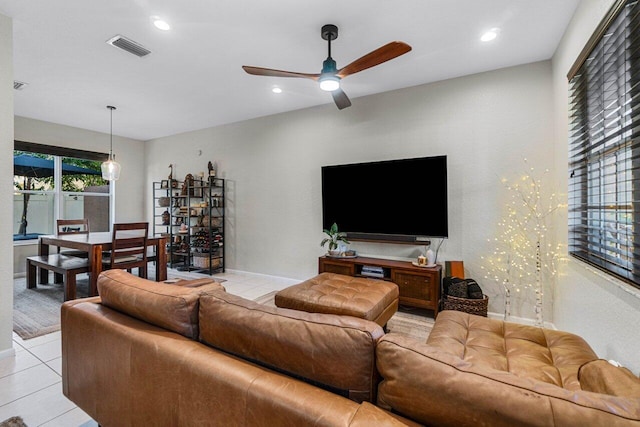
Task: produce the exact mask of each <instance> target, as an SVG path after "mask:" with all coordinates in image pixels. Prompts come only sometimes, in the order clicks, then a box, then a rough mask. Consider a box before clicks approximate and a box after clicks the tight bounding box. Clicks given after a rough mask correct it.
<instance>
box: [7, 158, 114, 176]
mask: <svg viewBox="0 0 640 427" xmlns="http://www.w3.org/2000/svg"><path fill="white" fill-rule="evenodd" d="M13 174H14V175H18V176H28V177H32V178H46V177H49V176H53V160H49V159H43V158H41V157H35V156H30V155H28V154H18V155H16V156H13ZM62 174H63V175H102V172H101V171H100V170H93V169H88V168H83V167H81V166H75V165H71V164H67V163H62Z"/></svg>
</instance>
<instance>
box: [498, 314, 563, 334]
mask: <svg viewBox="0 0 640 427" xmlns="http://www.w3.org/2000/svg"><path fill="white" fill-rule="evenodd" d="M487 317H489V318H491V319H498V320H504V314H502V313H492V312H489V313H487ZM509 322H513V323H519V324H521V325H528V326H535V324H536V320H535V319H529V318H527V317H518V316H511V317H510V318H509ZM544 327H545V328H546V329H555V330H558V328H556V325H554V324H553V323H552V322H544Z"/></svg>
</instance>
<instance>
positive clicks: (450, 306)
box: [443, 295, 489, 317]
mask: <svg viewBox="0 0 640 427" xmlns="http://www.w3.org/2000/svg"><path fill="white" fill-rule="evenodd" d="M488 306H489V297H488V296H486V295H483V298H482V299H469V298H458V297H452V296H451V295H447V296H445V298H444V308H443V310H457V311H462V312H465V313H469V314H475V315H476V316H484V317H487V307H488Z"/></svg>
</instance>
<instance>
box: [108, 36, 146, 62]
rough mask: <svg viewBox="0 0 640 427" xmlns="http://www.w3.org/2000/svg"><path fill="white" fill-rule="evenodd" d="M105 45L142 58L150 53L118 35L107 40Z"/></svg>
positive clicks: (138, 44)
mask: <svg viewBox="0 0 640 427" xmlns="http://www.w3.org/2000/svg"><path fill="white" fill-rule="evenodd" d="M107 43H108V44H110V45H111V46H115V47H118V48H120V49H122V50H124V51H127V52H129V53H132V54H134V55H136V56H139V57H143V56H146V55H148V54H150V53H151V51H150V50H149V49H147V48H146V47H144V46H142V45H141V44H140V43H136V42H134V41H133V40H131V39H128V38H126V37H124V36H121V35H120V34H118V35H117V36H115V37H113V38H111V39H109V40H107Z"/></svg>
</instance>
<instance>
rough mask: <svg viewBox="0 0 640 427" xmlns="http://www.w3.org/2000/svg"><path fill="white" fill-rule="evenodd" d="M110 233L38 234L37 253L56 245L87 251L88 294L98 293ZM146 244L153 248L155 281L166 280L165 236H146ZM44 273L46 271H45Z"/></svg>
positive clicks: (44, 277)
mask: <svg viewBox="0 0 640 427" xmlns="http://www.w3.org/2000/svg"><path fill="white" fill-rule="evenodd" d="M112 237H113V236H112V234H111V233H110V232H108V231H105V232H95V233H88V234H64V235H53V234H52V235H46V236H40V238H39V244H38V254H39V255H49V247H50V246H57V247H62V248H71V249H76V250H80V251H83V252H87V253H88V254H89V255H88V258H89V265H90V271H89V296H95V295H98V275H100V272H101V271H102V251H108V250H111V239H112ZM147 245H148V246H153V247H154V248H155V253H156V255H155V261H156V281H157V282H162V281H165V280H167V251H166V237H159V236H152V237H148V238H147ZM42 273H43V272H42V270H41V274H40V283H47V280H48V277H47V275H46V274H42ZM45 273H46V271H45Z"/></svg>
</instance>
